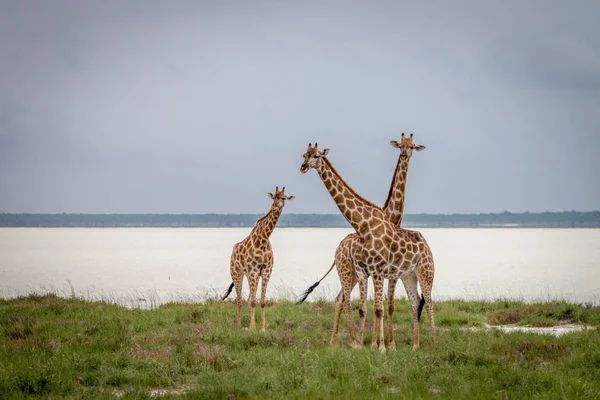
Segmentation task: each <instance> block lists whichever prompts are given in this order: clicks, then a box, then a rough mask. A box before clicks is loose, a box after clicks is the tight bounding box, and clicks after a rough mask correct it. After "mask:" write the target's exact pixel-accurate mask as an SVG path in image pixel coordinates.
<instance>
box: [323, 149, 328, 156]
mask: <svg viewBox="0 0 600 400" xmlns="http://www.w3.org/2000/svg"><path fill="white" fill-rule="evenodd" d="M327 154H329V149H323V151H322V152H321V157H325V156H326V155H327Z"/></svg>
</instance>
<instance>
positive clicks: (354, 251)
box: [298, 133, 425, 349]
mask: <svg viewBox="0 0 600 400" xmlns="http://www.w3.org/2000/svg"><path fill="white" fill-rule="evenodd" d="M390 144H391V145H392V146H393V147H395V148H398V149H400V155H399V156H398V162H397V163H396V169H395V171H394V175H393V177H392V183H391V184H390V188H389V191H388V197H387V199H386V201H385V204H384V206H383V211H384V212H385V214H386V215H387V217H388V219H389V220H390V221H391V222H392V224H394V225H395V226H398V227H400V224H401V223H402V216H403V213H404V199H405V195H404V194H405V191H406V175H407V172H408V163H409V160H410V158H411V157H412V152H413V150H416V151H421V150H424V149H425V146H422V145H416V144H414V143H413V134H412V133H411V134H410V136H405V135H404V133H403V134H402V137H401V139H400V142H397V141H395V140H392V141H391V142H390ZM361 252H362V241H361V239H360V236H359V235H358V234H356V233H351V234H349V235H348V236H346V237H345V238H344V239H343V240H342V241H341V242H340V244H339V245H338V247H337V249H336V251H335V261H334V263H333V265H332V266H331V268H330V269H329V271H327V273H326V274H325V275H324V276H323V277H322V278H321V279H320V280H319V281H317V282H316V283H315V284H313V285H312V286H311V287H310V288H309V289H307V290H306V292H304V294H303V296H302V298H301V299H300V301H299V302H298V303H301V302H303V301H304V300H305V299H306V297H307V296H308V295H309V294H310V293H311V292H312V291H313V290H314V288H316V287H317V286H318V285H319V283H320V282H321V281H322V280H323V279H325V277H326V276H327V275H328V274H329V272H331V270H332V269H333V267H334V266H336V268H337V272H338V275H339V277H340V282H341V283H342V285H344V284H349V285H351V286H352V287H351V288H350V292H352V289H353V288H354V285H355V284H356V283H357V282H358V285H359V289H360V308H359V311H358V313H359V325H358V326H359V331H358V344H359V345H362V342H363V333H364V327H365V318H366V300H367V283H368V280H367V278H368V276H367V275H365V274H362V273H360V266H359V263H358V261H359V259H360V253H361ZM396 282H397V280H395V279H392V280H389V282H388V301H387V303H388V307H387V309H388V332H389V334H388V335H389V339H388V343H389V347H390V348H391V349H394V348H395V347H396V343H395V341H394V324H393V314H394V292H395V289H396ZM342 291H343V289H342V290H340V292H339V294H338V295H337V297H336V302H335V306H336V307H335V308H336V310H335V320H334V324H333V331H332V334H331V343H332V344H333V343H334V342H335V340H336V336H337V332H338V328H339V323H340V316H341V314H342V301H341V300H342ZM422 306H423V299H421V303H420V307H419V317H420V314H421V309H422ZM375 340H376V338H375V337H373V343H375Z"/></svg>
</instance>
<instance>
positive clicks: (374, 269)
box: [300, 143, 436, 351]
mask: <svg viewBox="0 0 600 400" xmlns="http://www.w3.org/2000/svg"><path fill="white" fill-rule="evenodd" d="M328 153H329V149H324V150H323V151H319V149H318V146H317V144H316V143H315V146H314V147H313V146H312V145H311V144H310V143H309V145H308V148H307V150H306V152H305V153H304V154H303V155H302V157H303V158H304V162H303V163H302V165H301V166H300V172H301V173H306V172H307V171H308V170H310V169H311V168H314V169H315V170H316V171H317V173H318V174H319V177H320V178H321V180H322V181H323V183H324V185H325V187H326V188H327V190H328V191H329V194H330V195H331V197H332V198H333V200H334V201H335V203H336V205H337V206H338V208H339V210H340V211H341V213H342V215H343V216H344V218H346V220H347V221H348V222H349V223H350V225H352V227H353V228H354V230H355V231H356V233H357V234H358V235H359V237H360V238H361V240H362V249H361V251H360V261H359V265H360V267H361V273H364V274H366V275H370V276H371V277H372V278H373V286H374V291H375V295H374V304H373V309H374V314H375V320H374V323H373V336H374V337H376V338H377V341H378V342H379V349H380V350H381V351H385V343H384V335H383V280H384V279H390V280H393V279H401V280H402V283H403V284H404V287H405V289H406V294H407V297H408V299H409V300H410V302H411V306H412V312H413V349H415V350H416V349H418V348H419V318H418V312H419V304H420V299H419V295H418V292H417V282H418V283H419V284H420V286H421V290H422V292H423V298H424V300H425V306H426V308H427V314H428V316H429V322H430V325H431V330H432V338H433V341H434V342H435V340H436V334H435V324H434V320H433V306H432V304H431V288H432V285H433V275H434V264H433V255H432V254H431V249H430V248H429V245H428V244H427V242H426V241H425V239H424V238H423V236H422V235H421V234H420V233H419V232H416V231H410V230H406V229H401V228H398V227H396V226H395V225H394V224H392V222H391V221H390V220H389V219H388V217H387V216H386V214H385V212H384V211H383V210H382V209H381V208H380V207H378V206H376V205H375V204H373V203H371V202H369V201H368V200H366V199H364V198H363V197H361V196H360V195H359V194H358V193H356V192H355V191H354V190H353V189H352V188H351V187H350V186H349V185H348V184H347V183H346V182H345V181H344V180H343V179H342V177H341V176H340V175H339V174H338V173H337V171H336V170H335V169H334V168H333V166H332V165H331V163H330V162H329V160H328V159H327V158H326V156H327V154H328ZM350 286H351V285H343V290H342V300H341V301H342V304H343V308H344V310H345V312H346V317H347V322H348V332H349V334H350V341H351V345H352V346H353V347H356V346H357V344H356V340H355V338H354V328H353V326H352V319H351V315H350V291H349V290H348V289H349V288H350Z"/></svg>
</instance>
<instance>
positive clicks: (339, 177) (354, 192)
mask: <svg viewBox="0 0 600 400" xmlns="http://www.w3.org/2000/svg"><path fill="white" fill-rule="evenodd" d="M321 159H322V160H323V161H325V163H326V164H327V165H328V166H329V169H330V170H331V173H333V174H334V175H335V176H336V177H337V178H338V179H339V180H340V181H342V182H344V184H345V185H346V187H347V188H348V190H349V191H350V193H352V194H353V195H354V196H356V197H357V198H358V199H359V200H361V201H362V202H364V203H366V204H367V205H370V206H371V207H375V208H378V209H380V210H381V207H379V206H378V205H376V204H374V203H372V202H370V201H369V200H367V199H365V198H364V197H362V196H361V195H360V194H358V193H356V191H355V190H354V189H352V187H351V186H350V185H349V184H348V182H346V181H345V180H344V179H343V178H342V177H341V176H340V174H338V172H337V171H336V170H335V168H333V165H331V162H330V161H329V160H328V159H327V157H322V158H321Z"/></svg>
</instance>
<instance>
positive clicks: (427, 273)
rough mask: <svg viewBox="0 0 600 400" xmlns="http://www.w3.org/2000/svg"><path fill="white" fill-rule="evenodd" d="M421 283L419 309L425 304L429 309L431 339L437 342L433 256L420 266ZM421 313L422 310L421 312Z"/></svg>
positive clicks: (419, 276) (419, 277)
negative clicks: (433, 294) (432, 290)
mask: <svg viewBox="0 0 600 400" xmlns="http://www.w3.org/2000/svg"><path fill="white" fill-rule="evenodd" d="M417 271H418V279H419V285H420V286H421V292H422V293H423V294H422V297H421V302H420V307H419V311H421V310H422V309H423V304H424V305H425V308H426V309H427V317H428V318H429V326H430V327H431V340H432V341H433V343H436V342H437V333H436V329H435V321H434V317H433V303H432V302H431V288H432V287H433V276H434V266H433V259H431V256H429V257H427V258H426V259H424V260H423V261H422V262H421V263H420V264H419V268H418V270H417ZM419 314H420V312H419Z"/></svg>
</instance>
